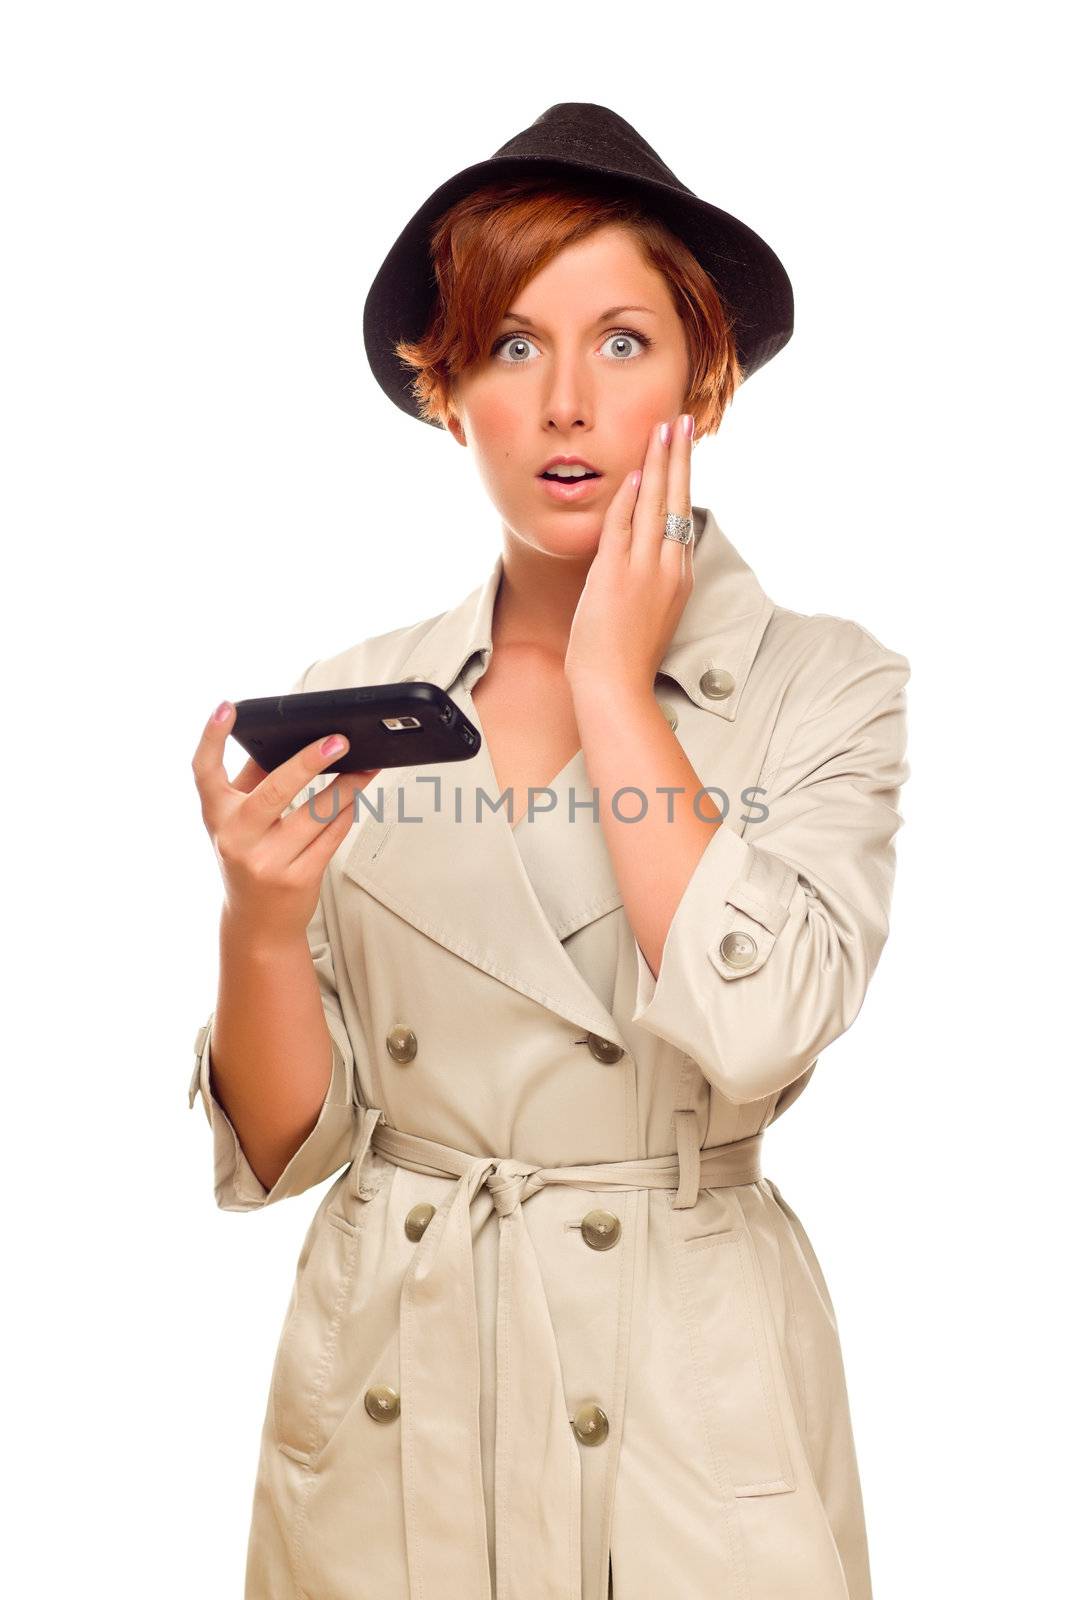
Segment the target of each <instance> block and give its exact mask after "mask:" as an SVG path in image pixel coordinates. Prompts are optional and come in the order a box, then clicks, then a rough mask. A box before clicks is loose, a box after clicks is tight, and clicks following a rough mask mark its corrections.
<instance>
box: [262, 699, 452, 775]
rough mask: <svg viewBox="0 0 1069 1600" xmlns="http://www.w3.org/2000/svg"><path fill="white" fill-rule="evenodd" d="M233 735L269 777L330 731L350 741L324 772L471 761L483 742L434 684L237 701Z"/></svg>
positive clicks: (374, 769)
mask: <svg viewBox="0 0 1069 1600" xmlns="http://www.w3.org/2000/svg"><path fill="white" fill-rule="evenodd" d="M234 708H235V710H236V712H237V716H236V718H235V720H234V726H233V728H232V729H231V733H232V735H233V737H234V738H235V739H236V740H237V742H238V744H239V745H241V747H242V749H243V750H245V751H247V752H248V754H249V755H250V756H251V757H252V759H253V760H254V761H256V762H258V763H259V765H260V766H261V767H263V769H264V771H265V772H273V771H274V769H275V768H276V767H278V766H281V764H282V762H283V761H288V760H289V758H290V756H294V755H296V754H297V752H298V750H303V749H304V747H305V746H306V745H309V744H311V743H312V741H313V740H315V739H325V738H326V737H327V735H328V734H329V733H343V734H344V735H345V737H346V738H347V739H348V741H349V748H348V750H346V752H345V754H344V755H341V756H338V757H337V759H336V760H334V761H332V762H331V763H330V766H329V767H324V768H323V769H322V770H323V771H324V772H338V773H341V772H363V771H365V770H369V769H370V770H373V771H377V770H378V769H379V768H381V767H409V766H424V765H427V766H429V765H431V764H433V763H435V762H438V761H468V760H470V758H471V757H472V756H473V755H475V754H476V753H477V751H478V749H479V746H480V745H481V743H482V736H481V735H480V733H479V730H478V728H476V727H474V726H473V725H472V723H471V722H469V721H468V718H467V717H466V716H465V715H464V713H463V711H461V709H460V707H459V706H458V705H457V703H456V701H455V700H453V699H452V698H451V697H450V696H449V695H448V694H447V693H446V692H445V690H444V689H439V688H438V687H437V685H436V684H433V683H373V684H368V685H366V686H364V687H360V688H354V689H314V690H312V691H310V692H309V693H306V694H282V695H265V696H262V697H260V698H259V699H255V700H236V701H235V702H234Z"/></svg>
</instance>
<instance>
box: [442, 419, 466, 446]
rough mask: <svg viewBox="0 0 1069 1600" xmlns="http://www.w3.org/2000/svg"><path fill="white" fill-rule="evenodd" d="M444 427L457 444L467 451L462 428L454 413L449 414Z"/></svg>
mask: <svg viewBox="0 0 1069 1600" xmlns="http://www.w3.org/2000/svg"><path fill="white" fill-rule="evenodd" d="M445 425H446V427H447V428H448V429H449V431H450V433H451V434H452V435H453V438H454V439H455V440H456V442H457V444H460V445H463V446H464V448H465V449H467V445H468V440H467V437H466V435H465V433H464V428H463V426H462V424H461V421H460V418H459V417H458V416H457V414H456V412H455V411H450V412H449V414H448V416H447V417H446V419H445Z"/></svg>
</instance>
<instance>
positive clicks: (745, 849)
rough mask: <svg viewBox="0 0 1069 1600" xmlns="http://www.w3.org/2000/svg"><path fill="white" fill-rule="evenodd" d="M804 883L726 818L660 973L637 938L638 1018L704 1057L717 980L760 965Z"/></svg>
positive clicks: (675, 926) (693, 880) (676, 921)
mask: <svg viewBox="0 0 1069 1600" xmlns="http://www.w3.org/2000/svg"><path fill="white" fill-rule="evenodd" d="M797 884H798V874H797V872H796V871H795V869H794V868H793V867H791V866H790V865H789V864H788V863H787V862H785V861H782V860H780V859H779V858H778V857H776V856H773V855H770V854H768V853H767V852H765V851H762V850H760V849H758V848H756V847H755V846H753V845H751V844H748V843H747V842H746V840H744V839H743V838H741V837H740V835H739V834H737V833H735V832H734V830H733V829H732V828H731V827H730V826H729V825H728V824H727V823H722V824H721V825H720V827H719V828H717V830H716V832H715V834H714V835H713V837H712V839H710V841H709V843H708V845H707V846H706V848H705V851H704V853H703V855H702V857H701V859H700V860H699V862H698V864H697V866H696V867H695V869H694V872H693V873H692V874H691V877H690V881H689V882H688V884H687V886H686V888H685V889H684V891H683V895H682V897H681V899H680V901H679V905H678V906H677V907H676V911H675V915H674V916H673V918H672V921H671V923H670V925H669V928H668V934H667V937H666V939H665V943H664V950H663V953H662V956H661V966H660V972H659V974H658V976H657V977H656V978H655V977H654V975H653V972H652V971H651V969H650V967H649V964H648V963H647V961H646V958H645V956H644V955H643V953H642V950H641V947H640V946H639V943H638V940H637V939H635V940H634V945H635V960H636V966H637V982H636V986H635V1005H634V1010H633V1012H632V1017H631V1020H632V1022H634V1023H636V1024H638V1025H639V1026H640V1027H643V1028H645V1029H647V1030H648V1031H649V1032H651V1033H654V1034H656V1035H657V1036H658V1037H659V1038H662V1039H666V1040H668V1041H669V1042H670V1043H671V1044H674V1045H676V1046H677V1047H678V1048H679V1049H681V1050H683V1051H684V1052H686V1053H687V1054H688V1055H695V1054H697V1055H698V1056H700V1055H701V1053H702V1047H703V1045H704V1047H705V1048H706V1049H707V1048H708V1045H709V1041H710V1033H709V1024H710V1023H711V1022H712V1020H713V1019H712V1016H711V1015H710V1012H709V1007H710V1006H712V1005H714V1004H715V986H716V984H717V982H718V981H719V980H723V981H725V982H727V983H736V982H738V981H740V980H744V979H745V978H747V977H749V976H751V975H752V974H754V973H756V972H759V971H760V970H761V968H762V967H763V966H764V965H765V963H766V962H767V960H768V958H769V956H770V954H771V953H772V950H773V947H774V946H775V943H776V939H777V937H778V935H779V933H780V931H781V930H782V928H783V926H784V924H785V923H786V921H787V919H788V916H789V914H790V906H791V901H792V898H793V896H794V894H795V892H796V889H797ZM710 968H712V971H710ZM714 974H715V976H714Z"/></svg>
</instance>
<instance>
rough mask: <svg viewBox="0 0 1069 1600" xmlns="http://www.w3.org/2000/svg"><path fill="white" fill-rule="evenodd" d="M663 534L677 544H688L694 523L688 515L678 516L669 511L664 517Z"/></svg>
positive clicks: (692, 534)
mask: <svg viewBox="0 0 1069 1600" xmlns="http://www.w3.org/2000/svg"><path fill="white" fill-rule="evenodd" d="M664 536H665V538H666V539H674V540H675V541H676V543H677V544H689V543H690V541H691V539H692V538H693V537H694V523H693V521H692V520H691V518H690V517H679V516H677V515H676V513H675V512H674V511H670V512H669V513H668V515H667V516H666V517H665V519H664Z"/></svg>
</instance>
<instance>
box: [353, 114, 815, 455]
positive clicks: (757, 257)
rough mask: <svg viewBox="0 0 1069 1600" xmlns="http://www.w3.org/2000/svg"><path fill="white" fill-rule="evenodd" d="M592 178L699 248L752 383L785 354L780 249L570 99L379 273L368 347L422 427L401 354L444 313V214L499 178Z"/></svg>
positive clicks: (443, 191) (433, 210)
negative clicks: (434, 244) (438, 278)
mask: <svg viewBox="0 0 1069 1600" xmlns="http://www.w3.org/2000/svg"><path fill="white" fill-rule="evenodd" d="M584 175H585V176H587V177H590V178H594V179H597V180H599V186H600V187H603V188H605V189H607V190H610V191H615V192H618V193H619V192H623V193H627V194H632V195H635V196H636V197H638V198H639V199H640V200H641V201H642V203H643V204H644V206H645V208H646V210H647V211H649V212H651V213H652V214H655V215H657V216H659V217H660V218H661V219H662V220H663V221H664V222H665V223H666V224H667V226H668V227H669V228H671V229H672V231H673V232H674V233H675V234H677V235H678V237H679V238H680V239H682V241H683V242H684V244H686V245H687V246H688V248H689V249H690V250H691V251H693V253H694V256H695V258H696V259H697V260H698V261H699V262H700V263H701V265H702V266H703V267H704V268H705V270H706V271H707V272H708V274H709V276H710V277H711V278H712V280H713V282H714V284H715V285H716V288H717V292H718V293H719V294H720V297H721V299H722V300H723V301H724V303H725V305H726V306H727V308H728V310H729V312H730V313H731V315H732V316H733V319H734V327H735V341H736V348H737V353H738V359H739V364H740V366H741V367H742V369H743V374H744V377H751V376H752V375H753V374H754V373H755V372H756V371H757V369H758V368H759V367H762V366H764V364H765V362H766V361H770V360H771V359H772V357H773V356H774V355H776V354H777V353H778V352H779V351H780V350H782V349H783V346H784V345H785V344H786V343H787V340H788V339H789V338H790V336H791V333H792V332H793V329H794V293H793V291H792V289H791V281H790V279H789V278H788V276H787V273H786V270H785V269H784V266H783V263H782V262H781V261H780V259H779V257H778V256H777V255H776V253H775V251H774V250H773V249H772V248H771V247H770V246H769V245H767V244H766V243H765V241H764V240H763V239H762V238H760V236H759V235H758V234H756V233H754V231H753V229H752V228H748V227H747V226H746V224H745V223H744V222H740V221H739V220H738V218H737V217H733V216H731V215H729V213H728V212H726V211H722V210H721V209H720V207H719V206H714V205H711V204H710V203H709V202H708V201H706V200H701V199H699V197H698V196H697V195H696V194H695V193H694V191H693V190H692V189H688V188H687V186H686V184H684V183H681V182H680V181H679V179H678V178H677V177H676V175H675V173H674V172H672V171H671V170H670V169H669V168H668V167H667V166H666V165H665V163H664V162H663V161H662V160H661V158H660V156H659V155H658V154H657V152H656V150H654V149H653V148H652V147H651V146H650V145H648V144H647V143H646V141H645V139H643V137H642V135H641V134H640V133H638V132H637V130H636V129H634V128H633V127H632V126H631V124H630V123H629V122H625V121H624V119H623V117H621V116H618V115H617V114H616V112H615V111H610V110H609V108H608V107H607V106H599V105H592V104H590V103H588V102H586V101H566V102H562V103H561V104H559V105H555V106H550V108H549V110H548V111H543V113H542V115H541V116H540V117H538V118H536V120H535V121H534V122H533V123H532V124H531V126H530V127H529V128H525V129H524V130H523V132H522V133H518V134H517V135H516V136H515V138H513V139H510V140H509V141H508V142H507V143H506V144H503V145H502V146H501V148H500V149H499V150H496V151H495V152H494V154H493V156H491V158H490V159H489V160H488V161H478V162H476V164H475V165H474V166H471V167H465V168H464V170H463V171H462V172H458V173H456V174H455V176H454V177H452V178H449V179H447V180H446V182H445V183H443V184H440V185H439V187H438V188H437V189H435V191H434V193H433V194H432V195H431V196H430V197H429V198H428V199H427V200H425V201H424V203H423V204H422V205H421V206H420V208H419V210H418V211H417V212H416V214H415V215H414V216H413V217H412V218H411V219H410V220H409V221H408V222H407V223H406V224H405V226H404V228H403V229H402V230H401V233H400V234H399V235H398V237H397V239H396V240H395V242H394V244H393V245H392V246H391V248H390V251H389V253H388V255H387V256H386V259H385V260H384V261H383V263H382V265H381V267H380V268H379V270H378V272H377V273H376V274H375V279H374V282H373V283H372V285H371V288H370V289H369V291H368V296H367V300H366V301H365V304H364V346H365V349H366V350H367V357H368V361H369V362H370V364H371V370H372V372H373V373H374V374H375V377H376V379H377V380H378V383H379V385H380V387H381V388H382V389H383V390H384V391H385V393H386V394H388V395H389V397H390V399H391V400H392V401H393V402H394V404H395V405H397V406H400V408H401V410H402V411H405V412H407V413H408V415H409V416H411V417H416V418H417V420H419V421H420V422H426V421H430V420H431V419H429V418H426V417H421V416H420V412H419V405H418V402H417V400H416V398H415V396H414V395H413V393H412V390H411V387H410V385H411V381H412V377H413V373H412V369H411V367H408V366H406V365H405V363H404V362H403V361H401V360H399V358H398V357H397V356H396V355H395V353H394V345H395V344H396V343H397V342H398V341H400V340H406V341H415V340H417V339H420V338H422V336H423V334H424V332H425V331H426V328H427V323H428V320H429V318H430V315H431V312H432V310H433V308H434V300H435V295H436V293H437V285H436V283H435V278H434V268H433V265H432V262H431V256H430V236H431V233H432V231H433V227H434V224H435V222H436V221H437V220H438V218H439V217H440V216H441V215H442V213H443V212H444V211H447V210H448V209H449V207H450V206H451V205H453V204H454V203H455V202H456V201H457V200H459V199H461V198H462V196H464V195H466V194H470V193H471V192H472V190H474V189H479V188H481V187H482V186H483V184H486V183H490V182H493V181H496V180H499V179H515V178H525V177H527V178H530V177H553V176H559V177H564V178H568V177H570V178H573V179H574V178H577V177H582V176H584ZM432 425H433V426H435V427H439V426H441V425H440V424H439V423H437V422H434V423H433V424H432Z"/></svg>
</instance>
